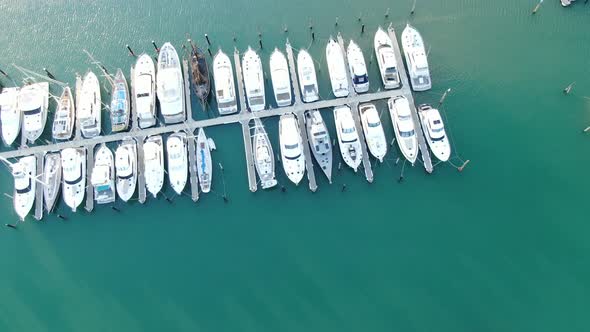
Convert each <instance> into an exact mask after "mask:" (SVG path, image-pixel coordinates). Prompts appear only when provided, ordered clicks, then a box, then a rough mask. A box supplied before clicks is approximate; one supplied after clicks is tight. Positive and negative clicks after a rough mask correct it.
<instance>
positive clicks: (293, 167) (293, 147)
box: [279, 114, 305, 185]
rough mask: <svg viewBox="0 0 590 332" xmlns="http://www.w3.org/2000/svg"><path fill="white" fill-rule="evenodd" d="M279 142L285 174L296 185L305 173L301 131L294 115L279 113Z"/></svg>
mask: <svg viewBox="0 0 590 332" xmlns="http://www.w3.org/2000/svg"><path fill="white" fill-rule="evenodd" d="M279 142H280V145H281V161H282V164H283V169H284V170H285V174H286V175H287V177H288V178H289V180H291V182H293V183H294V184H295V185H298V184H299V182H301V179H303V175H304V174H305V155H304V154H303V145H302V139H301V131H300V128H299V124H298V123H297V119H296V118H295V115H293V114H285V115H281V118H280V120H279Z"/></svg>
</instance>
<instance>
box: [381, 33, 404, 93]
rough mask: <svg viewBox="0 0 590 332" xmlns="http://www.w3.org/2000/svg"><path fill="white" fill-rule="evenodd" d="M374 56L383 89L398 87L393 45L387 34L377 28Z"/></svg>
mask: <svg viewBox="0 0 590 332" xmlns="http://www.w3.org/2000/svg"><path fill="white" fill-rule="evenodd" d="M374 42H375V45H374V46H375V56H376V57H377V63H378V64H379V72H380V73H381V80H382V81H383V86H384V87H385V89H395V88H398V87H400V85H401V82H400V77H399V71H398V65H399V64H398V63H397V60H396V59H395V53H394V51H393V43H392V42H391V39H390V38H389V36H388V35H387V33H386V32H385V31H384V30H383V29H382V28H381V27H379V29H378V30H377V33H375V40H374Z"/></svg>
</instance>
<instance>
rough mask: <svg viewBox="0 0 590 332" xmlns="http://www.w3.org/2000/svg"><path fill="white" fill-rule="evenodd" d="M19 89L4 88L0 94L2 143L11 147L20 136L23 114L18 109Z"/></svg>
mask: <svg viewBox="0 0 590 332" xmlns="http://www.w3.org/2000/svg"><path fill="white" fill-rule="evenodd" d="M18 93H19V89H18V88H4V89H2V93H1V94H0V125H1V127H0V131H1V132H2V141H3V142H4V144H6V145H11V144H12V143H14V140H15V139H16V137H17V136H18V134H19V132H20V127H21V119H22V114H21V112H20V110H19V109H18V107H17V100H18Z"/></svg>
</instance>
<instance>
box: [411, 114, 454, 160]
mask: <svg viewBox="0 0 590 332" xmlns="http://www.w3.org/2000/svg"><path fill="white" fill-rule="evenodd" d="M418 116H419V117H420V122H421V123H422V130H423V131H424V136H426V142H428V146H429V147H430V151H432V154H434V156H435V157H436V158H438V160H440V161H447V160H449V157H450V156H451V144H450V143H449V138H448V137H447V133H446V131H445V125H444V123H443V120H442V118H441V116H440V113H439V111H438V110H437V109H436V108H432V106H430V105H427V104H423V105H420V107H418Z"/></svg>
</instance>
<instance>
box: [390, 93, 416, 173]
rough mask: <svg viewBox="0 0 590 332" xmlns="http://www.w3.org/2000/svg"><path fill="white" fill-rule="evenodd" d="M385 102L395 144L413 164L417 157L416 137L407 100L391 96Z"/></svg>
mask: <svg viewBox="0 0 590 332" xmlns="http://www.w3.org/2000/svg"><path fill="white" fill-rule="evenodd" d="M387 104H388V108H389V115H390V117H391V122H392V125H393V132H394V133H395V139H396V141H397V145H398V146H399V149H400V151H401V153H402V154H403V155H404V157H405V158H406V159H407V160H408V161H409V162H410V163H412V164H414V162H416V158H418V138H417V137H416V129H415V127H416V126H415V124H414V120H412V118H411V114H410V112H411V111H410V105H409V103H408V100H407V99H406V98H405V97H397V98H391V99H389V101H388V103H387Z"/></svg>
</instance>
